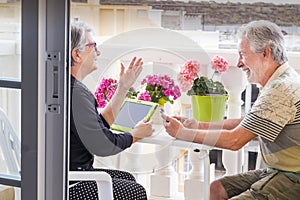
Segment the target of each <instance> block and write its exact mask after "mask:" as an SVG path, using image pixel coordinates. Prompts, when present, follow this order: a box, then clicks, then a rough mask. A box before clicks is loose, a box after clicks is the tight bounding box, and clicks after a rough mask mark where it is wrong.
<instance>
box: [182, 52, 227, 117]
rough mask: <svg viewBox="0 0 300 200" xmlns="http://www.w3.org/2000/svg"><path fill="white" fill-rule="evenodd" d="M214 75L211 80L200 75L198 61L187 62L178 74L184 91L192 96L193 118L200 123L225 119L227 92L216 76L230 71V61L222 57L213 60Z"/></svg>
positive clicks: (215, 57)
mask: <svg viewBox="0 0 300 200" xmlns="http://www.w3.org/2000/svg"><path fill="white" fill-rule="evenodd" d="M211 67H212V69H213V74H212V77H211V78H208V77H207V76H203V75H201V74H200V72H199V71H200V63H199V62H198V61H193V60H190V61H187V62H186V63H185V64H184V65H183V66H182V67H181V71H180V72H179V74H178V77H177V79H178V82H179V85H180V88H181V90H182V91H184V92H185V91H187V95H189V96H192V108H193V116H194V118H195V119H197V120H199V121H218V120H222V119H223V118H224V112H225V108H226V101H227V98H228V95H227V92H226V90H225V89H224V86H223V84H222V83H221V82H220V81H215V80H214V76H215V75H216V74H218V73H222V72H225V71H226V70H227V69H228V61H227V60H226V59H225V58H223V57H221V56H214V57H213V59H212V60H211Z"/></svg>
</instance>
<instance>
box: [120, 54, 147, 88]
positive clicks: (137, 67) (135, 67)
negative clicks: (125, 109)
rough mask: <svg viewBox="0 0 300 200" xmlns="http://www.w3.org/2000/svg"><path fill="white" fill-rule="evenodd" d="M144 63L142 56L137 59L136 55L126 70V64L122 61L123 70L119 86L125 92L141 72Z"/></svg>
mask: <svg viewBox="0 0 300 200" xmlns="http://www.w3.org/2000/svg"><path fill="white" fill-rule="evenodd" d="M143 64H144V63H143V60H142V58H138V59H137V58H136V57H134V58H133V59H132V60H131V62H130V64H129V67H128V69H127V70H126V71H125V66H124V64H123V63H121V72H120V80H119V87H118V88H120V89H121V90H123V91H124V92H127V91H128V90H129V89H130V87H132V85H133V84H134V83H135V81H136V80H137V78H138V77H139V75H140V74H141V72H142V69H143Z"/></svg>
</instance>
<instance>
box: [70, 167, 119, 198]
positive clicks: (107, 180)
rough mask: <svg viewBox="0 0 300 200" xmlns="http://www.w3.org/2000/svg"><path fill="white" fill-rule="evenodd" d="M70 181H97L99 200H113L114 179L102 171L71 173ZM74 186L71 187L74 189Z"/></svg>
mask: <svg viewBox="0 0 300 200" xmlns="http://www.w3.org/2000/svg"><path fill="white" fill-rule="evenodd" d="M69 180H70V181H91V180H95V181H96V183H97V188H98V199H99V200H113V189H112V179H111V177H110V175H109V174H107V173H106V172H100V171H70V172H69ZM73 186H74V185H70V187H73Z"/></svg>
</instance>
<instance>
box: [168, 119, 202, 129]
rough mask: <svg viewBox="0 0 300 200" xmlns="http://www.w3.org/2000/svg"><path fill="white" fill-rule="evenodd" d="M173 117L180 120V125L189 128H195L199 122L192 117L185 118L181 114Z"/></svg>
mask: <svg viewBox="0 0 300 200" xmlns="http://www.w3.org/2000/svg"><path fill="white" fill-rule="evenodd" d="M174 118H175V119H177V120H178V121H180V122H181V123H182V125H183V126H184V127H186V128H191V129H197V128H198V125H199V122H198V121H197V120H195V119H194V118H187V117H181V116H174Z"/></svg>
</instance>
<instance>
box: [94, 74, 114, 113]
mask: <svg viewBox="0 0 300 200" xmlns="http://www.w3.org/2000/svg"><path fill="white" fill-rule="evenodd" d="M117 86H118V83H117V80H115V79H112V78H103V79H102V80H101V82H100V84H99V86H98V88H97V89H96V91H95V94H94V95H95V98H96V101H97V103H98V107H99V108H104V107H105V106H106V104H107V103H108V102H109V101H110V100H111V98H112V97H113V95H114V93H115V91H116V89H117Z"/></svg>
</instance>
